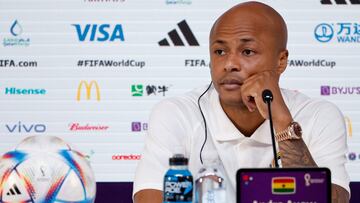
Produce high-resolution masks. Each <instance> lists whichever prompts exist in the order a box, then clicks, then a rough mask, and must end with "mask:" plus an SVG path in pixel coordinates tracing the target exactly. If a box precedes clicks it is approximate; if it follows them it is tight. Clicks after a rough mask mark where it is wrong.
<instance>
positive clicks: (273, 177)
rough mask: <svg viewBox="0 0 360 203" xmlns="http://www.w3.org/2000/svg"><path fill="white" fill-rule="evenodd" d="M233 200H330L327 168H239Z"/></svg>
mask: <svg viewBox="0 0 360 203" xmlns="http://www.w3.org/2000/svg"><path fill="white" fill-rule="evenodd" d="M236 184H237V185H236V187H237V188H236V190H237V203H269V202H272V203H275V202H276V203H297V202H309V203H310V202H311V203H327V202H331V178H330V170H329V169H327V168H296V169H295V168H279V169H275V168H263V169H239V170H238V171H237V174H236Z"/></svg>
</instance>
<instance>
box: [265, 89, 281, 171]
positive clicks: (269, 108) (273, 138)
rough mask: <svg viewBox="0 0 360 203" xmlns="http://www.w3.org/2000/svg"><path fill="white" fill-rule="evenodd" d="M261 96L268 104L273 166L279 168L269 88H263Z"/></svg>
mask: <svg viewBox="0 0 360 203" xmlns="http://www.w3.org/2000/svg"><path fill="white" fill-rule="evenodd" d="M262 97H263V100H264V102H265V103H266V104H267V106H268V111H269V120H270V132H271V141H272V147H273V153H274V163H275V167H276V168H279V163H278V159H277V154H276V143H275V133H274V127H273V121H272V116H271V105H270V104H271V102H272V100H273V94H272V92H271V91H270V90H268V89H265V90H264V91H263V92H262Z"/></svg>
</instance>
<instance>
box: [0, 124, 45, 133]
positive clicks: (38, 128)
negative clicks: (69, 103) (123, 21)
mask: <svg viewBox="0 0 360 203" xmlns="http://www.w3.org/2000/svg"><path fill="white" fill-rule="evenodd" d="M5 127H6V129H7V130H8V132H9V133H15V132H18V133H44V132H45V131H46V125H45V124H40V123H30V124H26V123H22V122H21V121H19V122H18V123H15V124H5Z"/></svg>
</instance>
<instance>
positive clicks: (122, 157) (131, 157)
mask: <svg viewBox="0 0 360 203" xmlns="http://www.w3.org/2000/svg"><path fill="white" fill-rule="evenodd" d="M111 159H112V160H113V161H136V160H140V159H141V155H140V154H114V155H113V156H112V157H111Z"/></svg>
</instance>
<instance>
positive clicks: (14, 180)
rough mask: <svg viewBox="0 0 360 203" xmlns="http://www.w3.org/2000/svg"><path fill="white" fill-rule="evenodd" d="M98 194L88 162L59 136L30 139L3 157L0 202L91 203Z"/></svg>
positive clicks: (0, 161)
mask: <svg viewBox="0 0 360 203" xmlns="http://www.w3.org/2000/svg"><path fill="white" fill-rule="evenodd" d="M95 193H96V182H95V178H94V174H93V172H92V170H91V168H90V164H89V163H88V160H87V159H86V158H85V156H84V155H82V154H81V153H79V152H77V151H74V150H72V149H71V148H70V146H69V145H68V144H66V143H65V142H64V141H63V140H61V139H60V138H58V137H54V136H32V137H27V138H25V139H24V140H23V141H22V142H21V143H20V144H19V145H18V146H17V147H16V148H15V150H14V151H10V152H7V153H6V154H4V155H3V156H2V157H0V202H1V203H10V202H27V203H40V202H41V203H70V202H72V203H92V202H94V201H95Z"/></svg>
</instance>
